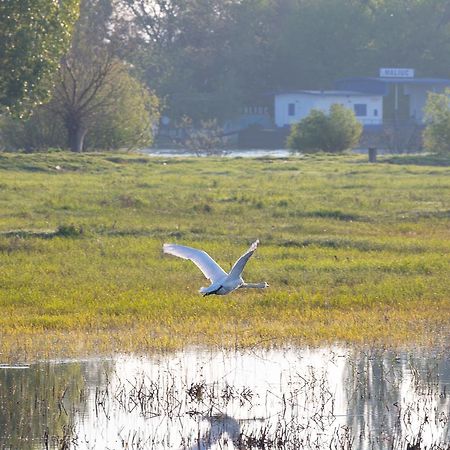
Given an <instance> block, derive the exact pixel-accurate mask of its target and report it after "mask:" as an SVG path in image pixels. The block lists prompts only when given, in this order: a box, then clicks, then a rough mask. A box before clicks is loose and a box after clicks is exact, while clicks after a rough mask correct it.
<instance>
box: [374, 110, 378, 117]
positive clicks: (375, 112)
mask: <svg viewBox="0 0 450 450" xmlns="http://www.w3.org/2000/svg"><path fill="white" fill-rule="evenodd" d="M373 115H374V117H378V109H374V110H373Z"/></svg>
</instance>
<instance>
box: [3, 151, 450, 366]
mask: <svg viewBox="0 0 450 450" xmlns="http://www.w3.org/2000/svg"><path fill="white" fill-rule="evenodd" d="M391 162H392V163H388V161H387V160H384V161H383V160H382V161H381V162H380V163H379V164H368V163H367V162H366V158H365V157H358V156H349V155H347V156H340V157H331V156H326V155H316V156H310V157H306V158H292V159H281V160H278V159H254V160H251V159H226V158H223V159H209V158H191V159H165V160H164V159H152V158H146V157H143V156H138V155H126V154H97V155H92V154H86V155H73V154H68V153H49V154H33V155H26V154H5V153H0V189H1V191H0V192H1V196H0V258H1V259H0V310H1V314H0V362H2V361H4V360H14V359H27V360H30V359H36V358H42V357H44V358H45V357H60V356H80V355H88V354H99V353H100V354H104V353H108V352H112V351H138V352H140V351H142V352H146V351H150V350H161V349H172V348H179V347H181V346H185V345H190V344H193V345H211V346H230V347H231V346H252V345H262V346H279V345H285V344H287V343H299V344H319V343H325V342H336V341H337V342H352V343H367V344H374V343H380V344H383V345H437V344H440V343H443V342H445V341H446V339H448V337H449V335H450V333H449V330H450V167H449V164H447V165H446V166H439V165H430V164H431V162H430V161H429V159H426V160H424V162H425V163H426V164H427V165H421V164H420V162H421V160H420V158H415V159H412V160H410V159H409V160H408V158H406V157H405V158H404V159H402V158H396V159H393V160H392V161H391ZM57 167H58V168H57ZM256 238H259V239H260V241H261V245H260V247H259V248H258V251H257V253H256V254H255V256H254V257H253V258H252V259H251V260H250V263H249V264H248V266H247V268H246V271H245V273H244V275H245V279H246V280H247V281H268V282H269V284H270V288H269V289H268V290H265V291H262V292H261V291H258V292H257V291H256V290H251V291H239V292H235V293H233V294H231V295H229V296H226V297H217V296H210V297H206V298H203V297H201V296H200V295H199V294H198V292H197V290H198V288H199V287H200V286H205V285H207V284H205V283H207V281H206V280H204V278H203V276H202V274H201V273H200V271H199V270H198V269H197V268H196V267H195V266H194V264H192V263H190V262H188V261H183V260H180V259H178V258H174V257H170V256H167V255H164V256H163V254H162V251H161V247H162V244H163V243H164V242H177V243H181V244H185V245H191V246H197V247H201V248H203V249H205V250H206V251H208V252H209V253H210V255H211V256H212V257H214V258H215V259H217V261H218V262H219V263H220V264H221V265H222V266H223V268H224V269H225V270H228V269H229V268H230V266H231V264H232V263H233V262H234V261H235V259H237V258H238V257H239V256H240V255H241V254H242V253H243V252H244V251H245V250H246V249H247V247H248V245H249V244H250V243H251V242H252V241H253V240H254V239H256Z"/></svg>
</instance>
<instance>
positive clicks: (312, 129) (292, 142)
mask: <svg viewBox="0 0 450 450" xmlns="http://www.w3.org/2000/svg"><path fill="white" fill-rule="evenodd" d="M361 133H362V125H361V123H360V122H359V121H358V119H356V117H355V114H354V113H353V111H352V110H350V109H348V108H345V107H344V106H342V105H338V104H335V105H332V106H331V108H330V113H329V114H328V115H327V114H325V113H324V112H322V111H318V110H312V111H311V113H310V114H309V115H308V116H307V117H305V118H304V119H302V120H301V121H300V122H299V123H297V124H295V125H293V126H292V129H291V133H290V135H289V136H288V140H287V146H288V147H289V148H290V149H292V150H294V151H301V152H304V153H314V152H318V151H325V152H329V153H340V152H342V151H344V150H347V149H349V148H352V147H354V146H355V145H356V144H357V143H358V142H359V138H360V137H361Z"/></svg>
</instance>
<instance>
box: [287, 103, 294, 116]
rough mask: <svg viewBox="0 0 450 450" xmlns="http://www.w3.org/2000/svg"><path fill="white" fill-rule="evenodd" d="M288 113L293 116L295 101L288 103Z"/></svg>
mask: <svg viewBox="0 0 450 450" xmlns="http://www.w3.org/2000/svg"><path fill="white" fill-rule="evenodd" d="M288 115H289V116H295V103H289V104H288Z"/></svg>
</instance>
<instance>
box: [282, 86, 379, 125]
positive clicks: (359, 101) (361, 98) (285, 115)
mask: <svg viewBox="0 0 450 450" xmlns="http://www.w3.org/2000/svg"><path fill="white" fill-rule="evenodd" d="M333 104H339V105H342V106H345V107H347V108H349V109H351V110H352V111H354V113H355V115H356V118H357V119H358V120H359V121H360V122H361V123H362V124H363V125H381V124H382V123H383V96H382V95H378V94H366V93H362V92H355V91H291V92H284V93H280V94H276V95H275V124H276V126H277V127H285V126H288V125H292V124H293V123H297V122H299V121H300V120H301V119H303V118H304V117H306V116H307V115H308V114H309V113H310V112H311V110H313V109H317V110H320V111H323V112H325V113H328V112H329V111H330V107H331V105H333Z"/></svg>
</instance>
